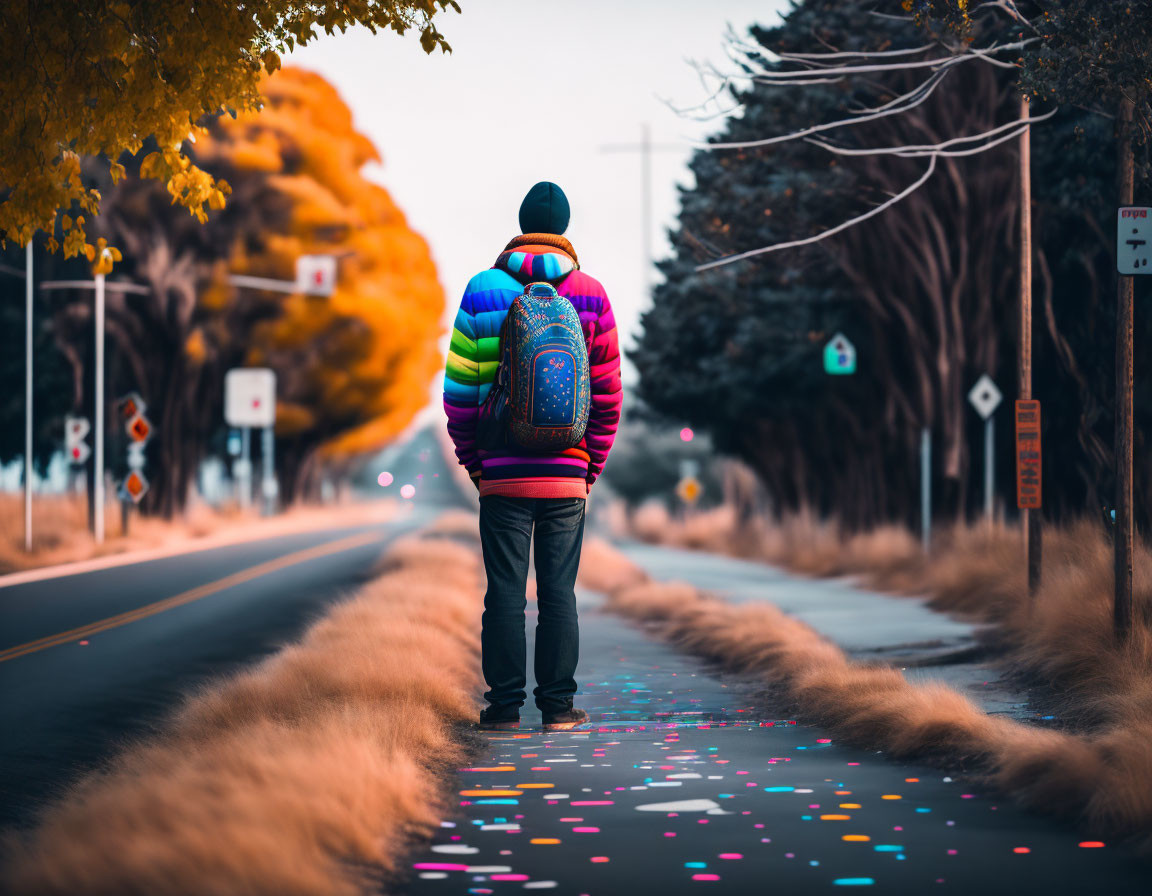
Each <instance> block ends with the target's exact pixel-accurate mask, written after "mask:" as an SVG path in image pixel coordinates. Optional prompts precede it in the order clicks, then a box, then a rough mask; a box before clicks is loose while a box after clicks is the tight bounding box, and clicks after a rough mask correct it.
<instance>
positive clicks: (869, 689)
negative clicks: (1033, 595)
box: [585, 542, 1152, 850]
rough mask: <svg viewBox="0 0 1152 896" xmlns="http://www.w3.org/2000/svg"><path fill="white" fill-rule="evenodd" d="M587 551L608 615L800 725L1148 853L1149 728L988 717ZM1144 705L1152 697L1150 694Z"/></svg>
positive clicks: (947, 693)
mask: <svg viewBox="0 0 1152 896" xmlns="http://www.w3.org/2000/svg"><path fill="white" fill-rule="evenodd" d="M590 547H591V545H590ZM594 550H595V551H596V554H597V556H598V557H599V558H600V562H599V568H600V569H601V570H603V569H610V574H608V575H601V574H600V573H599V572H596V573H594V574H592V575H590V576H588V577H586V579H585V584H587V585H588V586H589V587H592V588H597V589H598V590H606V592H607V595H608V607H609V608H610V609H611V610H613V611H614V612H616V613H619V614H621V615H623V616H625V617H628V618H631V619H634V620H637V621H640V622H643V623H646V624H647V625H649V626H650V627H651V628H652V629H653V630H654V631H655V633H657V634H658V635H660V636H661V637H663V638H665V639H667V640H669V641H671V642H672V643H675V644H677V645H679V646H681V647H683V648H685V649H687V650H690V651H692V652H693V653H696V654H698V655H700V656H703V657H706V658H708V659H710V660H712V661H714V662H717V663H719V664H720V665H723V666H725V667H727V668H729V669H732V670H736V671H740V672H744V673H752V674H755V675H756V676H757V677H758V678H760V679H761V680H763V681H765V682H767V683H769V684H771V685H773V686H775V687H776V688H777V690H778V693H780V694H782V695H783V696H785V697H786V698H787V699H788V700H789V701H791V702H792V703H794V704H795V707H796V709H797V712H798V714H799V715H800V716H801V717H802V718H804V719H806V720H808V721H811V722H814V723H816V724H819V725H821V726H823V727H825V728H827V729H829V730H830V731H832V732H834V733H835V734H836V735H838V736H839V737H842V738H844V739H846V740H848V741H850V742H853V743H856V744H859V745H861V746H864V747H867V748H870V749H881V750H884V751H885V752H887V753H889V754H891V755H893V756H896V757H900V758H916V759H920V760H929V761H936V762H942V763H945V764H948V765H957V764H963V766H964V767H966V768H969V769H974V770H980V771H983V772H985V773H986V774H987V775H988V777H989V779H990V781H991V782H992V783H993V784H994V785H995V786H997V787H998V788H999V789H1001V790H1003V791H1005V792H1007V793H1010V794H1012V795H1013V796H1015V797H1016V798H1017V799H1018V800H1019V801H1020V802H1022V803H1023V804H1025V805H1027V806H1029V807H1031V808H1034V809H1038V810H1042V811H1047V812H1053V813H1058V814H1065V815H1073V816H1075V817H1076V818H1078V819H1079V820H1080V821H1081V822H1084V823H1086V824H1088V825H1089V826H1091V828H1092V829H1093V830H1095V831H1098V832H1100V833H1101V834H1102V835H1105V834H1106V835H1109V836H1112V835H1117V836H1120V835H1122V836H1128V837H1132V838H1134V839H1135V840H1136V841H1137V842H1138V845H1139V846H1141V847H1142V848H1143V849H1145V850H1149V849H1152V748H1150V747H1149V744H1150V743H1152V720H1150V718H1149V717H1148V716H1146V715H1139V716H1138V717H1135V718H1131V717H1129V718H1126V719H1125V720H1124V721H1123V722H1114V724H1112V725H1110V726H1109V727H1107V728H1105V729H1103V730H1101V731H1100V732H1098V733H1096V734H1093V735H1091V736H1078V735H1074V734H1069V733H1064V732H1058V731H1051V730H1044V729H1040V728H1036V727H1034V726H1031V725H1026V724H1023V723H1020V722H1016V721H1013V720H1010V719H1006V718H1003V717H993V716H989V715H987V714H986V713H985V712H983V710H981V709H980V707H978V706H977V705H976V704H974V703H973V702H972V701H971V700H969V699H968V698H967V697H965V696H964V695H962V694H960V693H959V692H957V691H954V690H953V689H951V688H949V687H947V686H945V685H943V684H939V683H927V684H913V683H910V682H908V681H907V680H906V679H905V678H904V676H903V675H902V674H901V673H900V672H899V671H898V670H896V669H893V668H890V667H887V666H883V665H875V664H865V663H858V662H854V661H852V660H850V659H848V658H847V657H846V656H845V654H844V653H843V651H841V650H840V648H838V647H837V646H836V645H835V644H832V643H831V642H829V641H827V640H826V639H824V638H823V637H822V636H821V635H819V634H818V633H817V632H816V631H814V630H813V629H811V628H809V627H808V626H807V625H806V624H804V623H802V622H800V621H798V620H796V619H794V618H792V617H790V616H788V615H786V614H784V613H783V612H781V611H780V610H778V609H777V608H776V607H774V606H771V605H769V604H730V603H727V602H725V601H723V600H720V599H718V598H715V597H711V596H708V595H706V594H704V593H703V592H701V591H699V590H698V589H696V588H695V587H693V586H691V585H686V584H682V583H675V582H668V583H665V582H654V581H651V580H650V579H648V578H647V576H646V575H645V574H644V573H643V572H642V571H641V570H639V569H637V568H635V567H634V566H632V564H631V563H630V561H629V560H627V558H625V557H623V555H620V554H619V552H616V551H615V550H614V549H613V548H612V547H611V546H609V545H607V544H604V543H602V542H601V543H599V544H596V546H595V548H594ZM613 554H615V556H614V557H613V556H612V555H613ZM610 561H611V565H610V566H609V562H610ZM630 566H632V569H631V571H629V569H628V567H630ZM613 583H623V584H617V585H616V586H615V587H612V584H613ZM1143 693H1144V694H1145V695H1148V694H1152V684H1150V685H1147V686H1146V690H1145V691H1144V692H1143Z"/></svg>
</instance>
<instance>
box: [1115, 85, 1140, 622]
mask: <svg viewBox="0 0 1152 896" xmlns="http://www.w3.org/2000/svg"><path fill="white" fill-rule="evenodd" d="M1134 111H1135V110H1134V106H1133V103H1132V101H1131V100H1127V99H1126V100H1124V102H1123V103H1122V104H1121V107H1120V159H1119V163H1120V164H1119V169H1120V178H1119V180H1120V202H1121V204H1122V205H1128V206H1130V205H1132V201H1133V198H1134V193H1135V184H1136V181H1135V167H1134V160H1133V150H1132V142H1131V141H1132V118H1133V114H1134ZM1116 248H1117V252H1119V249H1120V243H1119V241H1118V242H1117V247H1116ZM1134 248H1135V247H1134ZM1119 267H1120V266H1119V264H1117V269H1119ZM1116 279H1117V300H1116V435H1115V438H1116V534H1115V537H1114V539H1113V550H1114V557H1113V562H1114V569H1115V573H1114V575H1115V580H1114V587H1115V594H1114V596H1113V603H1112V623H1113V629H1114V630H1115V632H1116V636H1117V637H1118V638H1119V639H1120V640H1121V641H1123V640H1125V639H1126V638H1127V637H1128V635H1129V634H1130V633H1131V631H1132V627H1133V625H1134V623H1135V622H1136V610H1135V604H1134V603H1133V600H1132V557H1133V555H1134V554H1135V537H1134V535H1133V527H1132V492H1133V486H1132V452H1133V447H1132V446H1133V398H1132V383H1133V378H1134V377H1133V373H1134V371H1133V353H1134V352H1133V343H1134V335H1133V331H1134V326H1135V309H1134V308H1133V295H1134V292H1135V287H1136V283H1135V280H1134V279H1133V277H1132V276H1131V275H1126V274H1125V273H1121V274H1120V276H1119V277H1117V278H1116Z"/></svg>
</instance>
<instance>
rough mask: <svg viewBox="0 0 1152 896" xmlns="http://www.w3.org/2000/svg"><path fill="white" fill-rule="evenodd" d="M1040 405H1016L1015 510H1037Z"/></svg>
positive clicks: (1030, 402)
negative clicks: (1017, 508) (1016, 508)
mask: <svg viewBox="0 0 1152 896" xmlns="http://www.w3.org/2000/svg"><path fill="white" fill-rule="evenodd" d="M1040 485H1041V465H1040V402H1038V401H1035V400H1028V401H1025V400H1020V401H1017V402H1016V506H1017V507H1019V508H1020V509H1021V510H1039V509H1040Z"/></svg>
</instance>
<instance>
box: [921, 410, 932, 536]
mask: <svg viewBox="0 0 1152 896" xmlns="http://www.w3.org/2000/svg"><path fill="white" fill-rule="evenodd" d="M920 540H921V543H922V545H923V547H924V550H925V552H927V550H928V546H929V544H930V543H931V541H932V432H931V430H929V429H928V427H927V426H925V427H924V428H923V429H922V430H920Z"/></svg>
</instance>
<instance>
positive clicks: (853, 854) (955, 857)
mask: <svg viewBox="0 0 1152 896" xmlns="http://www.w3.org/2000/svg"><path fill="white" fill-rule="evenodd" d="M380 466H381V469H386V470H388V471H389V472H392V473H393V477H394V482H393V484H392V485H391V486H390V487H389V488H388V489H385V490H384V492H385V493H388V492H396V491H398V490H399V488H400V486H401V485H402V484H407V483H410V484H413V485H414V486H415V487H416V495H415V498H414V499H413V501H412V511H411V513H409V514H408V515H407V516H406V517H405V518H403V519H401V520H397V521H396V522H394V523H391V524H387V525H375V526H357V527H352V526H349V527H345V528H342V529H332V530H327V531H324V532H314V533H307V534H298V535H290V536H282V537H278V538H271V539H266V540H263V541H258V542H251V543H249V544H244V545H232V546H229V547H224V548H218V549H213V550H210V551H204V552H200V553H195V554H188V555H184V556H178V557H168V558H163V559H158V560H153V561H148V562H145V563H137V564H132V565H130V566H121V567H116V568H113V569H107V570H99V571H93V572H90V573H84V574H81V575H76V576H67V577H61V578H57V579H53V580H50V581H46V582H30V583H27V584H25V585H18V586H13V587H10V588H0V819H2V822H3V824H4V825H6V826H7V825H23V824H27V823H28V821H29V820H30V818H31V814H32V812H33V811H34V810H35V807H36V806H37V805H39V804H40V803H41V802H42V801H44V800H45V799H47V798H50V797H51V796H52V795H53V794H54V793H57V792H59V791H60V789H61V788H63V787H64V786H66V785H67V784H68V783H69V782H70V781H72V780H73V779H74V778H75V776H76V775H77V774H78V773H80V772H82V771H83V770H85V769H88V768H91V767H92V766H93V765H96V764H98V763H99V762H100V761H101V760H103V759H105V758H106V757H107V756H108V755H109V754H110V753H111V752H112V751H113V750H115V749H116V747H117V746H118V745H120V744H122V743H123V742H124V741H125V740H128V739H130V738H132V737H134V736H137V735H140V734H142V733H146V732H148V731H149V730H151V729H152V727H153V726H154V725H155V724H156V722H157V721H159V720H162V719H163V718H164V717H165V716H166V715H167V714H168V713H169V712H171V709H172V707H173V705H174V704H175V703H176V701H178V699H179V698H180V695H182V694H184V693H186V692H187V691H188V690H190V689H191V688H193V687H195V686H196V685H197V684H199V683H201V682H203V681H204V680H206V679H208V678H211V677H213V676H216V675H219V674H222V673H225V672H227V671H228V670H230V669H235V668H237V667H238V666H240V665H242V664H245V663H249V662H252V661H254V660H257V659H259V658H260V657H262V656H264V655H266V654H268V653H269V652H271V651H273V650H275V649H276V648H277V647H278V646H279V645H281V644H283V643H284V642H286V641H290V640H292V639H293V638H294V637H296V636H297V635H298V634H299V633H300V631H301V630H302V629H303V627H304V626H305V625H306V624H307V622H308V621H309V620H310V619H311V618H313V617H315V616H316V615H318V614H319V613H320V612H321V611H322V610H323V608H324V607H325V606H326V605H327V604H328V603H329V602H331V601H332V600H335V599H337V598H339V597H340V596H342V595H344V594H347V593H349V592H350V591H352V590H353V589H355V588H356V586H357V585H358V584H360V583H361V582H362V581H363V580H364V579H365V578H366V577H368V576H369V575H370V574H371V572H372V569H373V566H374V564H375V561H376V559H377V558H378V556H379V554H380V552H381V550H382V549H383V547H384V546H385V545H386V544H387V542H388V541H389V540H390V539H392V538H394V537H396V536H398V535H399V534H401V533H403V532H404V531H407V530H408V529H410V528H413V527H415V526H417V525H419V524H421V523H423V522H424V521H426V520H428V519H430V518H431V517H432V516H434V515H435V514H436V513H438V512H439V511H440V510H442V509H444V508H445V507H447V506H453V505H455V506H460V505H461V497H460V494H459V493H458V492H457V491H456V486H455V485H454V484H453V483H452V481H451V475H450V472H449V470H448V467H447V465H446V464H445V463H444V460H443V458H442V456H441V455H440V453H439V448H438V446H437V445H436V442H435V440H434V439H433V438H432V437H431V436H430V435H428V434H427V433H423V434H419V435H418V436H417V437H416V438H415V439H413V441H412V442H410V443H409V444H408V445H406V446H403V447H402V448H399V449H397V450H396V451H395V452H392V453H391V454H390V455H388V456H387V457H385V458H384V459H382V461H381V464H380ZM373 472H378V471H373ZM370 479H371V477H369V482H368V483H367V484H366V487H370V484H371V483H370ZM301 551H304V552H309V553H306V554H304V555H302V558H301V555H300V554H299V553H298V552H301ZM293 555H296V556H295V559H294V558H293ZM637 559H638V560H642V561H644V562H647V563H651V564H654V565H656V566H658V567H659V569H658V570H657V571H658V572H660V573H662V574H666V575H676V576H678V577H685V578H697V579H699V580H701V581H702V582H705V583H711V584H713V585H718V586H723V587H724V588H727V589H730V590H731V591H732V592H733V593H734V595H735V599H768V600H778V601H781V602H787V601H792V602H793V604H792V609H793V610H794V611H796V612H798V613H801V612H809V613H811V614H814V615H813V616H812V618H811V620H810V621H814V622H815V621H819V620H818V619H817V617H819V616H820V615H821V613H823V617H824V619H825V622H826V623H827V621H828V620H834V624H835V625H841V626H844V627H845V629H846V631H849V632H850V633H853V634H854V635H856V636H858V637H859V638H860V639H861V641H860V643H859V644H857V645H856V646H855V647H854V648H853V650H854V651H859V652H860V653H861V654H862V655H869V654H871V653H875V650H876V648H877V647H878V646H879V647H882V646H883V645H884V644H889V645H890V644H891V642H893V640H895V641H896V642H901V643H902V642H903V641H906V640H907V641H908V644H909V645H910V647H911V648H915V649H916V650H923V649H935V648H933V647H932V644H933V643H934V642H936V646H940V645H943V648H942V649H944V650H945V651H950V650H954V649H958V650H962V649H965V647H966V644H967V639H969V637H970V635H971V633H970V632H968V631H964V630H960V629H957V628H955V627H953V626H952V625H951V624H950V623H949V622H948V621H947V620H944V621H941V620H940V618H939V617H935V616H934V615H933V614H930V613H929V614H928V615H924V616H919V617H918V618H919V619H920V622H921V623H922V624H923V626H926V627H927V628H928V629H931V630H932V631H934V632H935V635H934V636H933V637H932V638H930V639H928V640H927V641H924V640H923V639H922V638H921V635H923V634H924V631H925V630H926V629H921V628H917V629H916V631H915V632H911V631H907V630H904V629H901V630H900V631H899V632H897V633H895V634H894V633H893V632H887V633H885V628H886V626H885V625H884V624H882V623H878V622H877V621H876V620H877V616H876V614H881V613H883V612H886V611H885V610H884V609H883V605H882V604H881V603H869V604H868V605H867V607H864V605H861V606H860V608H859V609H856V610H853V608H852V606H851V605H845V604H844V599H845V596H844V594H843V593H840V592H837V591H836V589H835V588H833V589H832V590H831V591H830V592H827V593H826V592H825V591H824V590H822V586H821V583H809V585H810V586H811V587H814V588H816V591H815V592H802V591H798V590H796V588H798V587H799V586H797V585H796V583H795V582H793V581H792V580H791V578H790V577H786V576H785V577H784V578H781V579H774V578H773V575H774V573H772V572H771V571H766V570H765V569H764V568H762V567H757V566H755V565H753V564H744V565H740V564H736V563H734V562H733V561H728V560H727V559H726V558H717V557H709V556H707V555H683V556H681V555H671V554H651V555H648V556H644V557H641V556H637ZM229 577H231V578H229ZM222 579H223V580H225V584H224V587H219V588H216V589H212V588H208V589H204V588H203V586H210V585H211V584H212V583H219V582H220V581H221V580H222ZM768 586H771V587H768ZM766 587H768V590H764V589H765V588H766ZM758 588H759V589H760V590H757V589H758ZM190 589H191V591H190ZM196 589H200V591H197V590H196ZM773 589H775V590H773ZM718 590H722V589H718ZM201 591H203V593H200V592H201ZM189 593H191V594H193V595H197V594H199V595H200V596H198V597H196V598H195V599H192V600H188V601H187V602H183V603H179V604H178V605H173V606H167V607H166V608H163V609H161V610H160V611H158V612H152V613H151V614H150V615H147V610H146V608H148V607H152V606H154V605H155V604H156V602H158V601H162V600H166V599H169V598H172V597H178V596H180V595H187V594H189ZM821 595H823V596H821ZM580 605H581V634H582V638H581V640H582V647H581V654H582V656H581V665H580V670H579V672H578V680H579V681H580V682H581V684H582V687H581V693H580V697H579V702H580V704H581V705H583V706H584V707H585V708H586V709H588V710H589V712H590V713H591V715H592V724H591V725H590V726H589V727H588V728H586V729H582V730H578V731H574V732H561V733H554V734H544V733H543V732H542V731H541V730H540V728H539V715H538V714H536V713H535V712H534V711H532V710H531V709H530V708H529V709H528V710H526V713H525V717H524V720H525V728H524V729H522V730H521V731H520V732H519V733H518V734H516V735H508V734H504V735H489V736H486V739H485V740H484V741H483V743H484V744H485V748H484V749H483V750H482V751H481V752H480V754H479V755H478V756H477V757H476V759H475V760H474V764H473V765H471V766H470V767H469V768H468V769H462V770H460V771H459V772H458V774H457V776H456V778H455V780H454V781H453V785H452V786H453V787H454V788H455V789H456V791H457V792H458V794H459V797H458V803H459V805H458V806H457V807H456V809H455V811H453V812H452V813H451V814H450V815H449V816H448V817H446V818H444V820H443V822H442V827H441V828H440V829H439V832H438V834H437V836H436V837H435V838H434V840H433V842H432V843H430V844H428V845H426V846H424V847H421V848H420V849H418V850H417V851H416V852H415V853H414V854H413V855H412V856H411V857H410V859H409V861H408V863H407V864H408V866H409V868H410V874H409V876H408V877H407V878H406V881H405V882H403V883H401V885H400V888H401V889H402V890H404V891H406V892H409V893H413V894H426V893H432V894H453V896H454V894H465V893H467V894H473V893H475V894H488V893H512V892H520V891H522V890H534V889H550V890H554V891H556V892H558V893H572V894H584V893H586V894H589V896H616V894H627V893H628V892H629V891H634V892H637V893H648V892H653V893H681V892H688V893H690V892H694V891H696V890H697V889H699V888H701V887H705V888H708V887H710V888H716V889H719V890H721V891H725V892H730V893H761V892H764V891H769V890H775V891H777V892H781V893H798V892H805V893H807V892H826V891H836V892H838V891H839V890H840V888H841V887H844V886H862V887H868V888H870V889H872V890H873V891H880V892H885V893H928V892H941V893H944V892H948V893H962V894H968V893H977V892H978V893H981V894H982V896H983V894H1001V893H1004V894H1007V893H1017V892H1044V893H1048V894H1066V893H1067V894H1072V893H1096V892H1107V893H1114V894H1129V893H1141V894H1143V893H1147V892H1148V891H1149V880H1150V879H1152V875H1150V872H1149V867H1148V865H1146V864H1143V863H1140V862H1138V861H1137V860H1135V859H1134V858H1132V857H1131V856H1129V855H1127V854H1126V853H1125V852H1124V851H1123V850H1122V849H1119V848H1117V847H1116V846H1114V845H1113V844H1106V845H1104V846H1102V847H1100V846H1091V845H1081V844H1086V843H1088V842H1090V841H1089V837H1088V835H1086V834H1084V833H1083V832H1078V831H1075V830H1072V829H1071V828H1069V827H1067V826H1063V825H1061V824H1058V823H1055V822H1053V821H1051V820H1049V819H1045V818H1041V817H1036V816H1031V815H1027V814H1025V813H1022V812H1020V811H1019V810H1017V809H1015V808H1013V807H1012V806H1011V805H1010V804H1008V803H1007V802H1006V801H1001V800H999V799H997V798H995V797H993V796H991V795H989V794H987V793H985V792H982V791H981V790H980V789H979V788H978V787H976V786H975V785H973V784H972V783H970V782H966V781H964V780H963V779H961V778H960V777H958V776H957V777H956V778H955V779H950V778H949V777H948V776H947V775H944V774H943V773H941V772H940V771H939V770H933V769H928V768H924V767H918V766H914V765H907V764H901V763H895V762H891V761H889V760H888V759H886V758H885V757H884V756H882V755H879V754H874V753H868V752H862V751H859V750H854V749H850V748H847V747H844V746H842V745H839V744H837V743H835V742H834V741H833V740H832V739H831V738H830V737H829V736H828V735H827V734H826V733H824V732H822V731H820V730H819V729H816V728H811V727H806V726H802V725H798V724H795V723H794V722H793V721H792V720H789V719H785V718H779V717H778V715H777V714H776V713H774V712H773V707H772V702H771V695H768V694H764V693H762V692H760V691H758V690H757V689H756V687H755V686H754V685H753V684H751V683H749V682H747V681H745V680H742V679H738V678H734V677H725V676H721V675H720V674H718V673H717V672H715V671H714V670H711V669H708V668H706V667H705V666H704V665H702V664H701V663H700V662H699V661H697V660H695V659H694V658H691V657H687V656H684V655H682V654H680V653H678V652H676V651H675V650H673V649H671V648H669V647H667V646H666V645H664V644H662V643H657V642H656V641H654V640H653V639H651V638H649V637H648V636H647V635H646V634H644V632H643V631H642V630H640V629H639V628H636V627H633V626H631V625H628V624H626V623H624V622H622V621H621V620H620V619H618V618H616V617H613V616H609V615H607V614H605V613H603V612H602V611H600V610H599V609H598V598H597V597H596V596H595V595H590V594H581V595H580ZM529 607H530V610H531V609H533V605H532V604H530V605H529ZM821 608H823V609H821ZM925 612H926V613H927V611H925ZM853 613H855V616H856V619H855V623H856V624H853V618H852V617H853ZM117 614H129V615H128V616H127V617H126V618H125V621H124V622H123V623H122V624H119V625H116V626H114V627H111V628H108V629H106V630H103V631H99V632H96V633H94V634H91V635H89V636H87V637H77V638H65V639H63V640H60V642H59V643H56V642H55V641H52V642H50V643H51V644H52V645H53V646H48V647H45V648H44V649H37V650H33V651H31V652H26V653H23V654H22V655H19V656H14V657H12V651H9V652H8V653H7V654H5V653H4V652H3V651H4V650H6V649H8V648H12V647H14V646H18V645H27V644H30V643H31V644H33V646H35V642H36V641H37V640H38V639H42V638H47V637H50V636H53V635H57V634H59V633H62V632H68V631H70V630H73V629H77V628H80V629H81V630H83V627H85V626H90V625H91V624H92V623H95V622H98V621H100V620H106V619H108V618H110V617H115V616H116V615H117ZM845 614H847V615H845ZM533 615H534V614H532V613H530V614H529V616H530V619H529V622H530V625H529V633H530V634H531V622H532V618H531V617H532V616H533ZM829 624H831V623H829ZM902 624H903V623H902ZM865 629H867V630H868V631H870V632H871V633H872V634H871V635H868V636H865V635H864V634H863V632H864V631H865ZM896 635H898V637H897V636H896ZM909 638H910V639H911V640H908V639H909ZM81 640H84V641H87V642H88V643H87V644H81V643H80V641H81ZM16 652H17V653H19V652H20V651H16ZM5 656H9V657H11V658H9V659H3V657H5ZM530 726H535V727H530ZM392 891H393V890H390V892H392Z"/></svg>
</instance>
